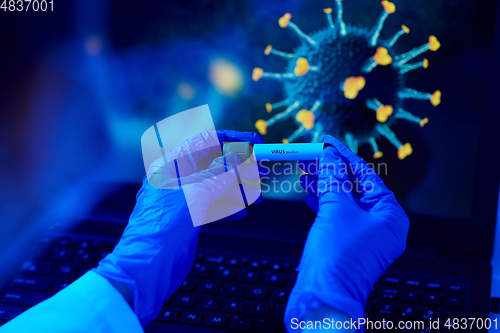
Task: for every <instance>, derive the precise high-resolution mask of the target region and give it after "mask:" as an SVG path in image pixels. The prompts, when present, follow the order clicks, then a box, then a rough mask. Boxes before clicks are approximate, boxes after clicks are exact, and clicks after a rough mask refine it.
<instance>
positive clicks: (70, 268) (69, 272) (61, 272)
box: [54, 264, 79, 278]
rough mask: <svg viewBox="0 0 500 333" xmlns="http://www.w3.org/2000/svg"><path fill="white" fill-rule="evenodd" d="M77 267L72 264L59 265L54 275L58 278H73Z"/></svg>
mask: <svg viewBox="0 0 500 333" xmlns="http://www.w3.org/2000/svg"><path fill="white" fill-rule="evenodd" d="M78 268H79V266H77V265H74V264H61V265H58V266H57V267H56V269H55V270H54V274H55V275H57V276H60V277H65V278H72V277H74V276H75V274H76V271H77V270H78Z"/></svg>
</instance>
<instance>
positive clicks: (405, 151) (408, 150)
mask: <svg viewBox="0 0 500 333" xmlns="http://www.w3.org/2000/svg"><path fill="white" fill-rule="evenodd" d="M412 153H413V148H412V147H411V144H410V143H409V142H408V143H405V144H404V145H402V146H401V147H399V149H398V158H399V159H400V160H404V159H405V158H406V157H407V156H410V155H411V154H412Z"/></svg>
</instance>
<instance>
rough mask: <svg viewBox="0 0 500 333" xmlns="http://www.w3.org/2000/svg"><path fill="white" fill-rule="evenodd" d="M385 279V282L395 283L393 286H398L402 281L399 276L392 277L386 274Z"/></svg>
mask: <svg viewBox="0 0 500 333" xmlns="http://www.w3.org/2000/svg"><path fill="white" fill-rule="evenodd" d="M384 280H385V282H386V283H387V284H390V285H393V286H398V285H399V283H400V281H399V279H398V278H395V277H391V276H386V277H385V279H384Z"/></svg>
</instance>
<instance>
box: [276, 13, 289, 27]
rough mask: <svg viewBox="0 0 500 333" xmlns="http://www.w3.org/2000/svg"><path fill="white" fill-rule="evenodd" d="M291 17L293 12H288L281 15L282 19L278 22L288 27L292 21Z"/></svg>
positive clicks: (281, 25)
mask: <svg viewBox="0 0 500 333" xmlns="http://www.w3.org/2000/svg"><path fill="white" fill-rule="evenodd" d="M291 19H292V14H290V13H286V14H285V15H283V16H282V17H280V19H279V20H278V24H279V25H280V27H282V28H286V27H287V26H288V22H290V20H291Z"/></svg>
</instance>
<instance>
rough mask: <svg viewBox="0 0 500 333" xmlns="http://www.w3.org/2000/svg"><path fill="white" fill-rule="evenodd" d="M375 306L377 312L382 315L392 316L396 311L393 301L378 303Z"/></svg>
mask: <svg viewBox="0 0 500 333" xmlns="http://www.w3.org/2000/svg"><path fill="white" fill-rule="evenodd" d="M377 308H378V311H377V312H378V313H379V314H380V315H382V316H394V313H395V311H396V305H394V304H393V303H380V304H378V306H377Z"/></svg>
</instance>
